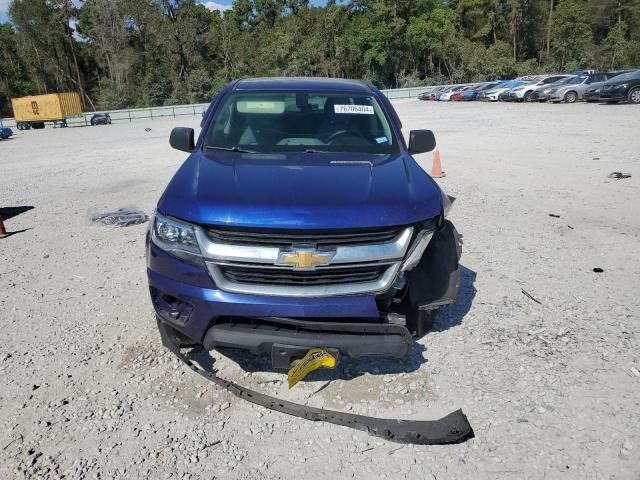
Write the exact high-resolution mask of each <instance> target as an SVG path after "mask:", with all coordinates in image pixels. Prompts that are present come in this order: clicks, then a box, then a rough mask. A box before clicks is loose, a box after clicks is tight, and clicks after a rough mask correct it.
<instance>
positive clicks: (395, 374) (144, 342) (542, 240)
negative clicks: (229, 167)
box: [0, 101, 640, 480]
mask: <svg viewBox="0 0 640 480" xmlns="http://www.w3.org/2000/svg"><path fill="white" fill-rule="evenodd" d="M396 105H397V108H398V112H399V114H400V117H401V118H402V120H403V122H404V124H405V130H407V131H408V130H409V129H410V128H432V129H433V130H434V131H435V133H436V137H437V139H438V142H439V148H440V151H441V154H442V162H443V167H444V169H445V171H446V172H447V177H446V178H443V179H441V180H439V183H440V184H441V185H442V187H443V188H444V190H445V191H446V192H447V193H449V194H451V195H454V196H456V197H458V201H457V202H456V204H455V207H454V209H453V211H452V215H451V219H452V220H453V221H454V222H455V224H456V226H457V227H458V230H459V231H460V232H461V233H462V234H463V235H464V252H463V258H462V264H463V266H464V270H463V286H462V290H461V294H460V297H459V300H458V302H457V303H456V304H455V305H454V306H452V307H450V308H447V309H446V310H444V311H442V312H440V313H439V316H438V317H437V321H436V328H435V331H434V332H432V333H430V334H429V335H427V336H426V337H425V338H423V339H421V340H420V341H419V342H417V343H416V344H415V347H414V348H413V351H412V352H411V355H410V358H409V359H408V360H407V361H406V362H399V361H398V362H392V361H375V362H374V361H361V362H355V361H352V362H344V363H343V364H342V365H341V367H340V368H339V369H338V370H336V371H335V372H316V373H314V374H313V375H312V376H311V377H309V378H308V380H307V381H305V382H304V383H301V384H299V385H298V386H296V387H295V388H294V389H293V390H291V391H288V390H287V387H286V378H285V376H284V375H282V374H279V373H274V372H271V371H269V369H268V368H267V365H266V363H265V359H264V358H253V357H250V356H246V355H231V356H223V355H220V354H216V360H217V361H216V365H217V366H218V367H219V368H220V369H221V375H222V376H223V377H226V378H228V379H231V380H234V381H237V382H240V383H243V384H245V385H248V386H251V387H253V388H256V389H258V390H261V391H264V392H266V393H269V394H272V395H277V396H280V397H281V398H286V399H290V400H294V401H297V402H303V403H307V404H310V405H315V406H325V407H328V408H333V409H339V410H344V411H351V412H357V413H363V414H369V415H375V416H380V417H390V418H415V419H429V418H437V417H439V416H440V415H442V414H445V413H448V412H449V411H451V410H453V409H455V408H458V407H461V408H463V410H464V411H465V413H466V414H467V416H468V418H469V420H470V422H471V424H472V425H473V427H474V430H475V434H476V437H475V438H474V439H472V440H470V441H467V442H466V443H463V444H461V445H452V446H408V445H404V446H403V445H399V444H395V443H389V442H386V441H383V440H379V439H377V438H374V437H370V436H368V435H367V434H365V433H363V432H357V431H353V430H349V429H347V428H343V427H336V426H332V425H326V424H322V423H315V424H314V423H310V422H306V421H304V420H301V419H297V418H292V417H288V416H285V415H282V414H279V413H275V412H271V411H268V410H266V409H263V408H261V407H256V406H253V405H251V404H249V403H247V402H244V401H242V400H239V399H236V398H235V397H233V396H231V395H230V394H228V393H226V392H224V391H221V390H219V389H218V388H216V387H215V386H214V385H212V384H209V383H207V382H206V381H205V380H203V379H202V378H200V377H199V376H197V375H195V374H194V373H192V372H191V371H189V370H188V369H187V368H186V367H184V366H182V365H181V364H179V363H178V362H177V360H176V359H174V358H172V356H171V355H170V354H169V353H167V352H166V351H165V350H164V349H163V347H162V346H161V345H160V341H159V337H158V334H157V331H156V327H155V324H154V319H153V315H152V308H151V304H150V301H149V298H148V293H147V287H146V279H145V261H144V234H145V230H146V225H138V226H133V227H129V228H125V229H111V228H101V227H97V226H91V225H89V224H88V222H87V212H88V211H89V210H90V209H97V210H99V211H103V210H108V209H113V208H119V207H125V206H137V207H140V208H142V209H143V210H145V211H146V212H148V213H151V212H152V210H153V207H154V204H155V202H156V200H157V198H158V197H159V195H160V194H161V193H162V190H163V189H164V187H165V185H166V184H167V182H168V181H169V179H170V178H171V176H172V175H173V173H174V172H175V170H176V169H177V167H178V166H179V165H180V162H181V161H182V160H183V159H184V154H182V153H180V152H176V151H173V150H170V149H169V146H168V136H169V132H170V129H171V128H172V127H173V126H176V125H192V126H197V123H198V121H199V119H198V118H183V119H175V120H174V119H164V120H155V121H139V122H134V123H131V124H117V125H112V126H103V127H86V128H81V127H80V128H69V129H46V130H43V131H28V132H17V135H16V137H15V138H14V139H12V140H9V141H4V142H0V206H1V207H4V210H3V212H4V213H5V214H7V213H10V212H9V210H8V208H9V207H23V206H30V207H33V208H32V209H30V210H28V211H24V212H23V213H21V214H19V215H15V216H13V217H12V218H9V219H8V220H7V221H6V222H5V223H6V226H7V229H8V230H9V231H21V232H19V233H16V234H14V235H12V236H10V237H8V238H6V239H4V240H0V312H1V319H2V320H1V321H2V328H1V329H0V332H1V333H0V340H1V341H0V374H1V376H2V388H1V389H0V478H3V479H5V478H6V479H10V478H231V479H254V478H267V479H278V478H299V477H300V476H301V475H303V474H305V473H309V472H317V473H322V474H324V475H328V476H330V478H367V479H369V478H415V479H429V480H430V479H443V478H447V479H457V478H460V479H462V478H465V479H466V478H476V479H483V478H491V479H494V478H522V479H525V478H527V479H541V478H575V479H613V478H615V479H639V478H640V473H639V472H640V416H639V415H638V412H640V354H639V353H638V352H639V347H640V341H639V336H638V333H639V332H638V330H639V324H638V317H639V313H640V300H639V297H638V288H639V287H640V255H639V254H638V252H639V249H638V245H639V242H638V236H639V234H640V216H639V215H638V209H639V207H640V189H639V188H638V181H639V179H640V169H639V168H638V166H639V165H640V156H639V155H640V154H639V152H640V137H639V136H638V132H639V131H640V115H639V114H640V110H639V109H638V108H637V107H633V106H601V105H529V104H526V105H511V104H499V105H497V104H484V103H469V104H449V103H420V102H417V101H400V102H397V103H396ZM147 127H148V128H151V130H150V131H145V128H147ZM419 160H420V161H421V162H422V164H423V165H424V167H425V168H427V169H428V168H430V162H431V156H430V155H423V156H421V157H420V158H419ZM613 171H623V172H630V173H632V174H633V177H632V178H628V179H624V180H611V179H608V178H607V175H608V174H609V173H611V172H613ZM13 213H15V210H13ZM550 214H553V215H554V216H551V215H550ZM594 267H599V268H602V269H603V270H604V271H603V272H602V273H595V272H594V271H593V268H594ZM524 292H527V293H529V294H530V295H531V296H532V297H533V298H535V299H536V300H537V301H534V300H533V299H532V298H530V297H529V296H527V295H526V294H525V293H524Z"/></svg>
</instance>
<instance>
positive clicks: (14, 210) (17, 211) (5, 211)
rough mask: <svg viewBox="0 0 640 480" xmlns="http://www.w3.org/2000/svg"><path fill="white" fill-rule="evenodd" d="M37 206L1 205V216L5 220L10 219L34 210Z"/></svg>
mask: <svg viewBox="0 0 640 480" xmlns="http://www.w3.org/2000/svg"><path fill="white" fill-rule="evenodd" d="M34 208H35V207H32V206H31V205H23V206H20V207H0V217H2V218H3V219H4V220H9V219H10V218H13V217H17V216H18V215H21V214H23V213H25V212H28V211H29V210H33V209H34Z"/></svg>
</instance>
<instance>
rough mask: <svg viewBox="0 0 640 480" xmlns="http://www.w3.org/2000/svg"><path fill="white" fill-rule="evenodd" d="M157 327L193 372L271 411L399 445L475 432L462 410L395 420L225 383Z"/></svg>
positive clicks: (459, 437)
mask: <svg viewBox="0 0 640 480" xmlns="http://www.w3.org/2000/svg"><path fill="white" fill-rule="evenodd" d="M158 328H159V330H160V336H161V337H162V344H163V345H164V346H165V347H166V348H168V349H169V350H171V352H173V353H174V354H175V355H176V356H177V357H178V358H179V359H180V360H181V361H182V362H183V363H184V364H185V365H187V366H188V367H189V368H190V369H191V370H193V371H194V372H196V373H198V374H199V375H202V376H203V377H204V378H206V379H208V380H210V381H212V382H213V383H215V384H216V385H218V386H220V387H222V388H224V389H225V390H227V391H229V392H231V393H233V394H234V395H235V396H237V397H239V398H243V399H244V400H247V401H248V402H251V403H254V404H256V405H260V406H262V407H265V408H268V409H270V410H275V411H277V412H280V413H286V414H287V415H292V416H294V417H300V418H305V419H307V420H311V421H314V422H326V423H332V424H334V425H340V426H343V427H350V428H354V429H356V430H362V431H365V432H367V433H368V434H369V435H372V436H375V437H380V438H384V439H386V440H389V441H392V442H397V443H411V444H417V445H441V444H449V443H461V442H464V441H465V440H468V439H470V438H473V436H474V434H473V429H472V428H471V425H470V424H469V421H468V420H467V417H466V416H465V414H464V413H462V410H456V411H454V412H452V413H450V414H449V415H447V416H446V417H443V418H440V419H438V420H393V419H384V418H374V417H366V416H364V415H355V414H351V413H343V412H336V411H332V410H325V409H322V408H315V407H309V406H306V405H299V404H296V403H293V402H288V401H286V400H280V399H277V398H274V397H270V396H268V395H265V394H263V393H259V392H256V391H254V390H250V389H248V388H245V387H243V386H241V385H238V384H236V383H233V382H230V381H228V380H224V379H222V378H220V377H218V376H217V375H216V372H215V370H214V369H211V370H210V371H209V370H205V369H204V368H203V367H202V366H200V365H199V364H197V363H195V362H194V361H193V360H192V359H191V358H190V356H189V355H187V354H184V353H182V352H181V350H180V339H179V338H178V337H177V336H176V335H175V334H174V332H172V331H171V329H170V327H167V326H166V325H165V324H164V323H163V322H160V321H158ZM197 350H199V351H200V353H204V354H208V352H206V351H204V350H203V349H202V348H198V349H197Z"/></svg>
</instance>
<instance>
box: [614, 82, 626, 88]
mask: <svg viewBox="0 0 640 480" xmlns="http://www.w3.org/2000/svg"><path fill="white" fill-rule="evenodd" d="M616 87H617V88H629V84H628V83H621V84H620V85H617V86H616Z"/></svg>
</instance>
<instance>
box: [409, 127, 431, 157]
mask: <svg viewBox="0 0 640 480" xmlns="http://www.w3.org/2000/svg"><path fill="white" fill-rule="evenodd" d="M434 148H436V137H435V135H434V134H433V132H432V131H431V130H411V131H410V132H409V153H411V154H416V153H424V152H430V151H431V150H433V149H434Z"/></svg>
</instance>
